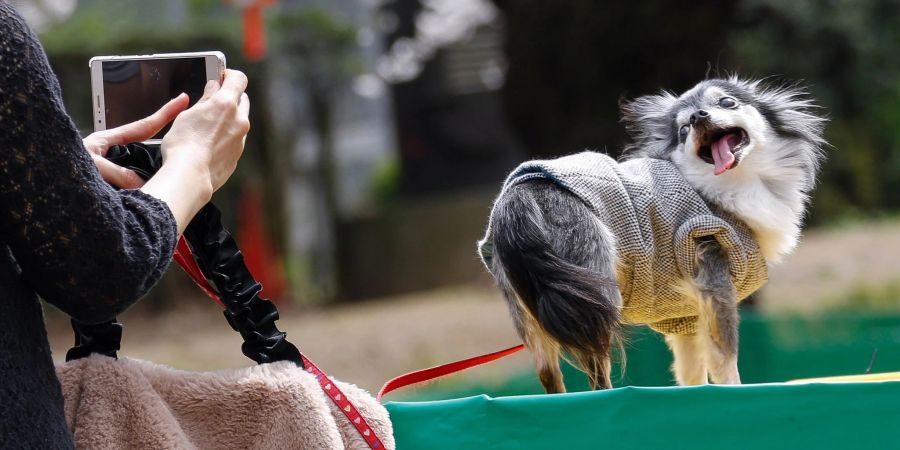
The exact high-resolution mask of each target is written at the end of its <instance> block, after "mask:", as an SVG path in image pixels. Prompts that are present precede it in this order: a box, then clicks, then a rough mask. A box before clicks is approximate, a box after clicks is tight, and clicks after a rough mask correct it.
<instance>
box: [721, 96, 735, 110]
mask: <svg viewBox="0 0 900 450" xmlns="http://www.w3.org/2000/svg"><path fill="white" fill-rule="evenodd" d="M719 106H721V107H723V108H728V109H731V108H734V107H736V106H737V100H735V99H733V98H731V97H722V98H720V99H719Z"/></svg>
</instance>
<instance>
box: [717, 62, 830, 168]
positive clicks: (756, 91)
mask: <svg viewBox="0 0 900 450" xmlns="http://www.w3.org/2000/svg"><path fill="white" fill-rule="evenodd" d="M728 81H730V82H731V83H733V84H734V85H736V86H737V87H738V88H741V89H744V90H746V91H749V92H751V93H752V98H753V103H754V106H755V107H756V109H757V110H758V111H759V113H760V114H762V115H763V117H765V118H766V121H768V122H769V125H771V126H772V128H773V129H774V130H775V132H776V133H778V134H779V135H781V136H785V137H790V138H794V139H800V140H802V141H805V142H806V143H807V144H808V145H807V146H806V148H808V149H810V150H811V151H810V152H808V154H806V155H804V156H805V157H806V159H807V164H806V165H807V166H809V167H812V169H813V172H817V171H818V168H819V165H820V164H821V162H822V160H823V159H824V151H823V149H824V148H825V147H828V146H829V145H828V143H827V142H826V141H825V136H824V132H825V124H826V123H827V122H828V119H827V118H826V117H825V116H824V115H823V114H822V107H821V106H819V105H817V104H816V103H815V101H814V100H813V99H812V97H811V96H810V95H809V91H808V90H807V89H806V88H805V87H804V86H803V85H802V84H801V83H799V82H796V83H784V82H778V81H768V80H765V81H764V80H752V81H751V80H743V79H740V78H738V77H737V76H732V77H731V78H730V79H729V80H728ZM811 182H812V181H811Z"/></svg>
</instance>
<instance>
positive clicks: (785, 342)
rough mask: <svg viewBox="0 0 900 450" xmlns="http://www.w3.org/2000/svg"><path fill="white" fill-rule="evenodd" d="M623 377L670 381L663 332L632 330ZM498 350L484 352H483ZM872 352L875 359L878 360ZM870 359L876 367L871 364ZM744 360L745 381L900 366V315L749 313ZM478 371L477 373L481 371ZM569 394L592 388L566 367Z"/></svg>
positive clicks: (431, 391) (517, 377)
mask: <svg viewBox="0 0 900 450" xmlns="http://www.w3.org/2000/svg"><path fill="white" fill-rule="evenodd" d="M627 337H628V338H627V344H626V348H627V367H626V371H625V376H624V377H621V371H620V369H619V367H618V365H616V366H615V367H613V370H612V374H613V385H614V386H616V387H621V386H672V385H673V384H674V381H673V379H672V375H671V372H670V371H669V366H671V364H672V355H671V353H670V352H669V350H668V348H667V347H666V344H665V342H664V341H663V339H662V336H661V335H660V334H659V333H655V332H653V331H651V330H649V329H648V328H645V327H632V328H630V329H629V330H628V333H627ZM492 350H495V349H485V352H488V351H492ZM873 357H874V358H873ZM870 364H871V367H869V366H870ZM739 365H740V371H741V379H742V381H743V382H744V383H771V382H780V381H788V380H794V379H798V378H812V377H824V376H834V375H853V374H860V373H864V372H866V371H867V370H870V371H872V372H894V371H900V315H875V314H859V313H855V314H854V313H847V314H841V315H827V316H818V317H769V316H762V315H758V314H748V313H744V314H743V315H742V322H741V341H740V358H739ZM477 370H478V369H474V370H473V372H474V373H477ZM563 375H564V377H565V382H566V387H567V388H568V390H569V391H570V392H573V391H586V390H588V385H587V379H586V378H585V376H584V375H583V374H582V373H581V372H579V371H577V370H576V369H574V368H572V367H569V366H567V365H565V364H564V365H563ZM539 393H543V389H542V388H541V384H540V382H539V381H538V379H537V375H536V374H535V371H534V369H533V368H531V367H525V368H523V371H522V372H521V373H517V374H513V375H511V376H509V377H508V378H506V379H502V380H479V381H477V382H471V381H462V382H461V381H459V378H454V377H447V378H446V379H443V380H440V381H438V382H436V383H433V384H430V385H426V386H420V387H415V388H409V389H405V390H401V391H398V392H397V393H396V394H390V396H389V399H390V400H403V401H412V400H416V401H422V400H444V399H450V398H460V397H467V396H472V395H479V394H489V395H493V396H495V397H500V396H508V395H523V394H539Z"/></svg>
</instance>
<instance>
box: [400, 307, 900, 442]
mask: <svg viewBox="0 0 900 450" xmlns="http://www.w3.org/2000/svg"><path fill="white" fill-rule="evenodd" d="M490 350H494V349H486V351H490ZM627 354H628V365H627V371H626V375H625V377H624V379H618V378H614V383H615V385H616V386H623V385H625V386H670V385H671V384H672V377H671V375H670V373H669V370H668V367H669V365H670V364H671V355H670V354H669V352H668V350H667V349H666V346H665V344H664V342H663V341H662V338H661V337H660V336H659V335H658V334H656V333H653V332H650V331H649V330H646V329H643V328H634V329H632V330H631V331H630V333H629V343H628V346H627ZM870 365H871V367H870ZM476 370H477V369H476ZM740 370H741V377H742V379H743V381H744V382H745V383H770V382H777V381H785V380H791V379H797V378H807V377H821V376H833V375H848V374H861V373H864V372H866V371H867V370H871V371H872V372H893V371H900V316H895V315H890V316H879V315H861V314H843V315H832V316H822V317H814V318H796V317H794V318H790V317H788V318H769V317H763V316H759V315H752V314H744V315H743V318H742V324H741V349H740ZM563 372H564V374H565V378H566V386H567V387H568V389H569V391H570V392H572V391H584V390H586V389H587V383H586V381H585V377H584V375H583V374H581V373H580V372H578V371H576V370H575V369H573V368H571V367H564V369H563ZM613 373H614V374H618V373H619V371H618V369H617V368H616V369H614V371H613ZM541 392H543V391H542V389H541V386H540V383H539V382H538V381H537V377H536V376H535V374H534V371H533V370H531V369H530V368H529V369H527V370H526V371H525V372H523V373H521V374H517V375H513V376H511V377H509V378H508V379H506V380H499V381H497V380H495V381H494V382H478V383H471V382H469V383H458V382H455V381H454V380H453V377H450V378H449V379H448V380H445V381H440V382H438V383H435V384H434V385H432V386H429V387H425V388H420V389H411V390H409V391H408V392H405V393H404V392H400V393H398V394H391V397H393V399H394V400H397V399H400V400H411V399H414V400H419V401H418V402H390V403H388V404H387V405H386V406H387V408H388V411H389V412H390V413H391V419H392V421H393V423H394V430H395V435H396V437H397V444H398V447H397V448H398V449H401V450H403V449H442V448H454V449H457V448H476V449H482V448H485V449H570V448H572V449H578V448H602V449H606V448H623V449H650V448H666V449H678V448H685V449H688V448H690V449H691V450H696V449H698V448H703V449H705V448H729V449H734V448H765V449H767V450H769V449H782V448H784V449H787V448H809V449H812V448H823V449H832V448H833V449H847V448H900V443H898V442H895V441H897V439H895V437H894V434H895V430H894V429H895V428H896V425H895V424H897V423H900V382H884V383H854V384H841V385H824V384H813V385H783V384H755V385H754V384H747V385H744V386H701V387H687V388H676V387H656V388H646V387H624V388H618V389H613V390H610V391H605V392H574V393H570V394H563V395H552V396H547V395H521V394H538V393H541ZM485 393H487V394H492V395H494V396H505V395H520V396H518V397H502V398H491V397H488V396H485V395H476V394H485ZM469 395H476V396H474V397H467V398H461V397H464V396H469ZM436 399H442V400H443V399H455V400H443V401H421V400H436Z"/></svg>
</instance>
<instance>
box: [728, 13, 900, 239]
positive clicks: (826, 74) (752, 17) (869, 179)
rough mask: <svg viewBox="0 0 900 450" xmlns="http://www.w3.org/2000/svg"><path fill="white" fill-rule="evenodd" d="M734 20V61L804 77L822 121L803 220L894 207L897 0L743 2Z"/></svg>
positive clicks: (899, 182)
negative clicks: (823, 143) (809, 213)
mask: <svg viewBox="0 0 900 450" xmlns="http://www.w3.org/2000/svg"><path fill="white" fill-rule="evenodd" d="M738 17H739V18H740V22H739V23H738V24H736V25H737V26H736V27H735V31H734V32H733V33H732V35H731V39H730V41H731V46H732V48H733V52H734V55H735V57H734V61H735V62H736V66H737V67H738V68H739V69H741V71H742V72H747V73H754V74H763V75H765V74H771V75H780V76H784V77H785V78H787V79H794V80H798V79H803V80H805V83H806V84H808V85H810V88H811V90H812V93H813V94H814V96H815V97H816V98H817V99H818V100H819V102H820V104H821V105H823V106H824V107H825V112H826V113H827V114H828V115H829V116H830V118H831V123H830V124H829V126H828V128H827V130H826V132H827V137H828V139H829V141H830V142H831V144H832V145H833V146H834V148H833V149H829V150H830V151H829V161H828V163H827V164H825V166H824V170H823V173H822V182H821V183H820V187H819V190H818V193H817V194H816V202H815V203H814V209H813V217H812V221H814V222H824V221H826V220H833V219H834V218H835V217H836V216H838V215H847V214H866V215H871V214H873V213H878V212H879V211H880V210H882V209H884V208H891V209H896V208H897V207H900V58H898V57H897V55H898V52H900V2H898V1H897V0H835V1H829V2H825V1H813V0H804V1H793V2H779V1H771V0H745V1H744V2H742V4H741V7H740V14H739V15H738Z"/></svg>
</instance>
